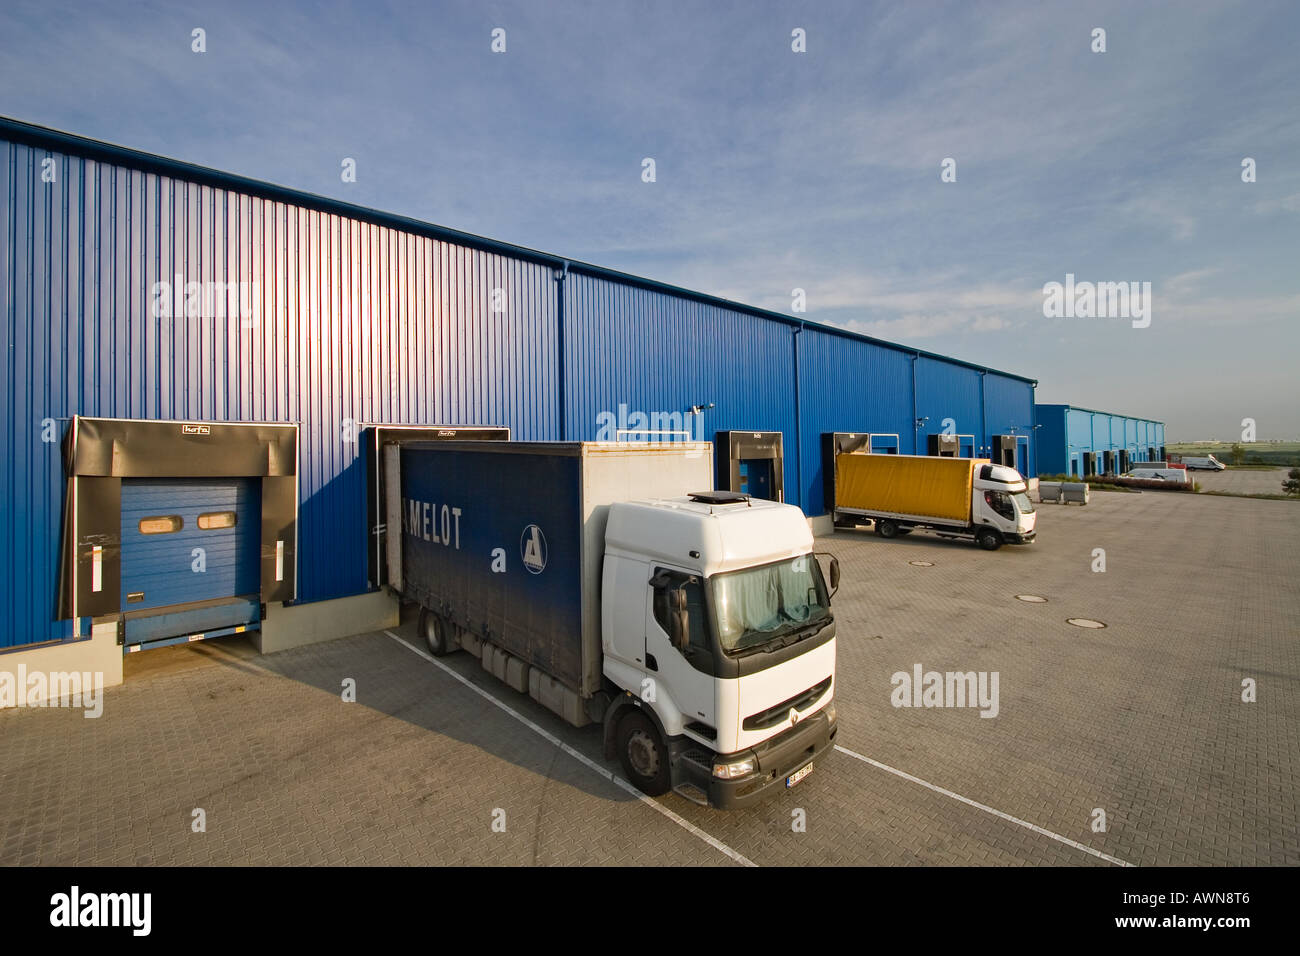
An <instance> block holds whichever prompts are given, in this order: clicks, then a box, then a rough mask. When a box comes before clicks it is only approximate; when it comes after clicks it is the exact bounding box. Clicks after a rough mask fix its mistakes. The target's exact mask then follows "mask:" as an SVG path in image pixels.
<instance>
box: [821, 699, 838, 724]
mask: <svg viewBox="0 0 1300 956" xmlns="http://www.w3.org/2000/svg"><path fill="white" fill-rule="evenodd" d="M823 712H824V713H825V714H826V719H827V720H828V721H830V722H831V723H832V724H833V723H835V718H836V717H838V716H839V713H838V712H837V711H836V710H835V701H834V700H832V701H831V702H830V703H829V704H827V705H826V707H825V708H824V710H823Z"/></svg>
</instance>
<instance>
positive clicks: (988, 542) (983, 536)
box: [975, 528, 1002, 551]
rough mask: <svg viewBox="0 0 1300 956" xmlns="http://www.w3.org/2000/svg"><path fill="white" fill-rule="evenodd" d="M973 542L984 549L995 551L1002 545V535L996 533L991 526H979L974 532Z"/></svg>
mask: <svg viewBox="0 0 1300 956" xmlns="http://www.w3.org/2000/svg"><path fill="white" fill-rule="evenodd" d="M975 543H976V544H978V545H979V546H980V547H981V548H983V549H984V550H985V551H996V550H997V549H998V548H1000V547H1002V535H1000V534H998V533H997V532H996V531H994V530H993V529H992V528H981V529H980V530H979V531H978V532H977V533H976V534H975Z"/></svg>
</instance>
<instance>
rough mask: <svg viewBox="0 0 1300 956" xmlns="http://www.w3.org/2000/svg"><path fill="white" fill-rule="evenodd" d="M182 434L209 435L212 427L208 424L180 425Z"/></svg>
mask: <svg viewBox="0 0 1300 956" xmlns="http://www.w3.org/2000/svg"><path fill="white" fill-rule="evenodd" d="M181 434H182V435H211V434H212V427H211V426H210V425H182V426H181Z"/></svg>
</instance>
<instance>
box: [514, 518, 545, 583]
mask: <svg viewBox="0 0 1300 956" xmlns="http://www.w3.org/2000/svg"><path fill="white" fill-rule="evenodd" d="M519 553H520V554H521V555H523V559H524V567H526V568H527V569H528V570H529V572H530V573H532V574H541V573H542V572H543V571H545V570H546V535H544V534H542V529H541V528H539V527H537V525H535V524H530V525H529V526H528V527H527V528H525V529H524V533H523V534H521V535H520V536H519Z"/></svg>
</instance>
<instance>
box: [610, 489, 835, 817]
mask: <svg viewBox="0 0 1300 956" xmlns="http://www.w3.org/2000/svg"><path fill="white" fill-rule="evenodd" d="M830 579H831V580H830V586H829V587H828V586H827V582H826V581H825V580H824V578H823V575H822V571H821V566H820V564H819V563H818V560H817V557H816V556H815V555H814V553H813V537H812V533H811V532H810V531H809V529H808V524H807V521H806V520H805V518H804V516H803V513H802V512H801V511H800V510H799V509H798V508H795V507H792V506H790V505H785V504H778V503H776V502H772V501H763V500H755V499H750V498H748V497H746V496H742V495H735V494H733V493H730V492H708V493H700V494H696V495H691V496H688V497H683V498H673V499H666V500H653V501H631V502H616V503H614V504H611V505H610V507H609V518H608V524H607V525H606V529H605V558H604V569H603V583H602V591H603V599H602V602H601V607H602V612H601V613H602V620H601V635H602V650H603V667H604V674H605V677H606V678H607V679H608V680H609V681H610V682H611V683H612V684H614V685H615V686H617V687H619V688H624V689H625V691H626V692H625V693H624V694H623V695H621V696H620V698H619V699H618V700H617V701H616V702H614V703H613V704H612V706H613V707H615V708H622V710H623V712H622V713H614V714H612V715H611V717H610V718H609V719H607V721H606V728H607V730H606V747H607V750H614V751H617V753H618V755H619V757H620V759H621V760H622V762H623V766H624V770H625V771H626V772H627V773H628V774H629V776H631V777H632V779H633V782H634V783H635V784H636V785H637V786H638V787H640V788H641V789H642V790H645V791H646V792H648V793H654V792H656V791H658V792H663V791H664V790H666V789H668V787H670V786H671V787H672V788H673V789H675V790H677V791H678V792H679V793H681V794H682V795H683V796H686V797H687V798H688V799H692V800H695V801H696V802H699V803H709V804H711V805H713V806H716V807H724V808H725V807H737V806H743V805H746V804H748V803H751V802H755V801H757V800H759V799H761V798H762V797H763V796H764V795H765V794H767V793H769V792H770V791H771V790H772V789H774V788H783V787H788V786H793V785H794V784H795V783H797V782H798V781H799V780H801V779H803V777H804V776H806V775H807V774H808V772H809V771H810V770H811V768H812V766H813V763H814V761H815V760H817V759H819V757H820V756H821V755H822V754H823V753H825V752H826V751H827V750H828V749H829V747H830V746H831V745H832V743H833V741H834V737H835V731H836V713H835V705H834V702H833V698H834V688H835V620H834V617H833V616H832V614H831V609H830V595H831V593H832V592H833V591H834V589H835V587H836V586H837V585H838V579H839V566H838V563H837V562H835V560H834V559H833V558H832V559H831V565H830ZM632 688H639V689H640V692H639V693H635V694H634V693H633V691H632V690H631V689H632Z"/></svg>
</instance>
